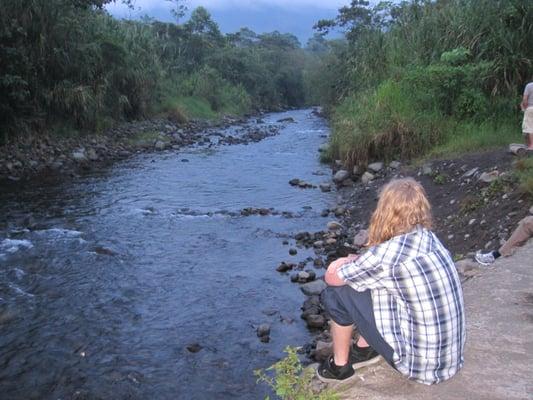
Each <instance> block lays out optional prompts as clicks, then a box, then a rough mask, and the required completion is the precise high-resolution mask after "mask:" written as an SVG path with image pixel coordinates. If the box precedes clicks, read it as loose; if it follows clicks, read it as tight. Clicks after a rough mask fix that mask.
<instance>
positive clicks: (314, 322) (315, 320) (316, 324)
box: [306, 315, 326, 328]
mask: <svg viewBox="0 0 533 400" xmlns="http://www.w3.org/2000/svg"><path fill="white" fill-rule="evenodd" d="M306 321H307V326H308V327H309V328H323V327H324V325H325V324H326V317H324V316H323V315H310V316H308V317H307V320H306Z"/></svg>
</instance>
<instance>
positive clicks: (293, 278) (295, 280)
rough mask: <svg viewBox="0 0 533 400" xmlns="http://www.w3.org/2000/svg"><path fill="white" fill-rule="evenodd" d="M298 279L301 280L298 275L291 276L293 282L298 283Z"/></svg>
mask: <svg viewBox="0 0 533 400" xmlns="http://www.w3.org/2000/svg"><path fill="white" fill-rule="evenodd" d="M298 279H300V277H299V274H298V273H294V274H291V282H293V283H296V282H298Z"/></svg>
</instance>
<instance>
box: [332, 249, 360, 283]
mask: <svg viewBox="0 0 533 400" xmlns="http://www.w3.org/2000/svg"><path fill="white" fill-rule="evenodd" d="M357 257H358V256H357V255H349V256H348V257H343V258H339V259H337V260H335V261H333V262H332V263H331V264H329V266H328V269H327V271H326V274H325V275H324V281H325V282H326V283H327V284H328V285H329V286H344V285H346V282H345V281H344V280H342V279H341V278H340V277H339V275H338V273H337V271H338V270H339V268H340V267H342V266H343V265H344V264H348V263H350V262H352V261H355V260H356V259H357Z"/></svg>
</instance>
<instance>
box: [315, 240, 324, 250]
mask: <svg viewBox="0 0 533 400" xmlns="http://www.w3.org/2000/svg"><path fill="white" fill-rule="evenodd" d="M313 247H314V248H315V249H321V248H322V247H324V241H323V240H316V241H314V242H313Z"/></svg>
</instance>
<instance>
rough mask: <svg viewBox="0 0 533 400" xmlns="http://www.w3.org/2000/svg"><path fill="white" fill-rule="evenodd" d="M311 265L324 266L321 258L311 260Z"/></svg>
mask: <svg viewBox="0 0 533 400" xmlns="http://www.w3.org/2000/svg"><path fill="white" fill-rule="evenodd" d="M313 265H314V266H315V267H323V266H324V261H323V260H322V259H321V258H315V259H314V260H313Z"/></svg>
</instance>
